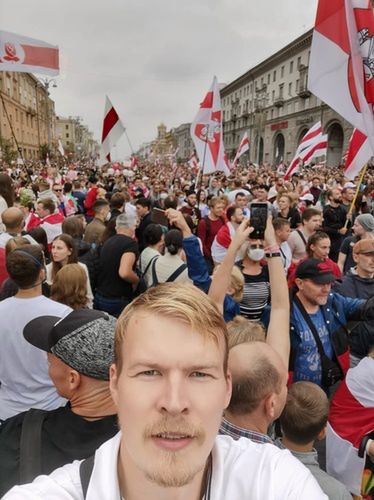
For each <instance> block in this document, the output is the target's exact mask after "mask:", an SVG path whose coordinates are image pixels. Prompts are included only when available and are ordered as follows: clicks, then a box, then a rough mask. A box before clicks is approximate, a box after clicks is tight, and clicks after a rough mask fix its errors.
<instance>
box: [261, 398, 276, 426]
mask: <svg viewBox="0 0 374 500" xmlns="http://www.w3.org/2000/svg"><path fill="white" fill-rule="evenodd" d="M260 404H261V403H260ZM262 404H263V405H264V411H265V414H266V417H267V418H268V419H269V420H270V421H271V422H273V421H274V420H275V412H276V404H275V393H274V392H271V393H270V394H268V395H267V396H266V398H265V399H264V400H263V403H262Z"/></svg>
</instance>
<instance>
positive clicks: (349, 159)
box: [344, 128, 373, 180]
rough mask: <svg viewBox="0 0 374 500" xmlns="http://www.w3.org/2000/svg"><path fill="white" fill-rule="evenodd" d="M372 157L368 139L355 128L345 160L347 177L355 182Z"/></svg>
mask: <svg viewBox="0 0 374 500" xmlns="http://www.w3.org/2000/svg"><path fill="white" fill-rule="evenodd" d="M372 156H373V152H372V149H371V146H370V142H369V141H368V138H367V137H366V135H365V134H363V133H362V132H360V131H359V130H358V129H357V128H355V129H354V131H353V133H352V135H351V138H350V140H349V146H348V152H347V155H346V159H345V169H344V175H345V177H346V178H347V179H349V180H353V179H354V178H355V177H356V176H357V175H358V174H359V173H360V170H361V169H362V168H363V166H364V165H365V164H366V163H367V162H368V161H369V160H370V158H371V157H372Z"/></svg>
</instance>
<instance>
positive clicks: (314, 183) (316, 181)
mask: <svg viewBox="0 0 374 500" xmlns="http://www.w3.org/2000/svg"><path fill="white" fill-rule="evenodd" d="M312 185H313V187H314V188H319V179H313V180H312Z"/></svg>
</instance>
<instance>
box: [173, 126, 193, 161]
mask: <svg viewBox="0 0 374 500" xmlns="http://www.w3.org/2000/svg"><path fill="white" fill-rule="evenodd" d="M190 128H191V123H183V124H182V125H179V127H176V128H174V129H173V130H172V132H173V135H174V138H175V144H176V147H177V149H178V152H177V159H178V160H181V161H188V160H189V159H190V158H191V154H192V152H193V150H194V145H193V142H192V139H191V132H190Z"/></svg>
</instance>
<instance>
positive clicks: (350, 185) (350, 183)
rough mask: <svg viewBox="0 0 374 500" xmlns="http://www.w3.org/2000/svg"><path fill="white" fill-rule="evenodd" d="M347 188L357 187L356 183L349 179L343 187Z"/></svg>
mask: <svg viewBox="0 0 374 500" xmlns="http://www.w3.org/2000/svg"><path fill="white" fill-rule="evenodd" d="M347 188H352V189H356V185H355V184H354V183H353V182H352V181H348V182H346V183H345V184H344V186H343V189H347Z"/></svg>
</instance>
